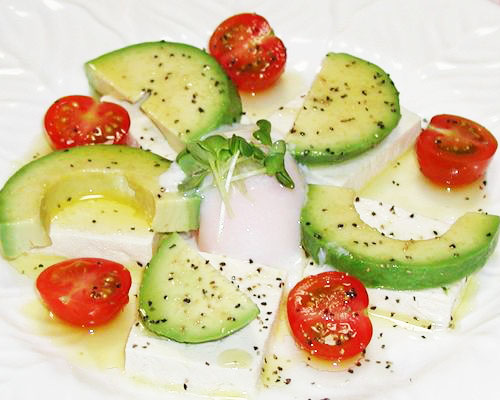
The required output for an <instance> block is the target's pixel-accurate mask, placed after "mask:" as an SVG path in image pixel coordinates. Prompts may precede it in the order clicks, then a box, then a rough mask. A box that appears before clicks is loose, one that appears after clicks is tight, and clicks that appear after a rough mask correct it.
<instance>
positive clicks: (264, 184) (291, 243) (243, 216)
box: [198, 126, 306, 271]
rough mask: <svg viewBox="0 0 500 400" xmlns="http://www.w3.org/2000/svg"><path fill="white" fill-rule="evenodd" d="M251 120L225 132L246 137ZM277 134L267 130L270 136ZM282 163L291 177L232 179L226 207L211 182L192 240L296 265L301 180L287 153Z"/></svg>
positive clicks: (219, 250)
mask: <svg viewBox="0 0 500 400" xmlns="http://www.w3.org/2000/svg"><path fill="white" fill-rule="evenodd" d="M254 128H255V126H252V128H250V129H248V127H245V126H243V127H241V129H238V131H234V130H233V131H231V132H227V134H228V136H229V135H230V134H232V133H235V134H238V135H240V136H243V137H246V138H247V139H248V138H249V135H250V134H251V132H252V131H253V130H255V129H254ZM280 136H281V135H280V134H279V133H277V132H272V137H273V140H275V139H276V138H279V137H280ZM285 167H286V169H287V171H288V173H289V175H290V177H291V178H292V179H293V181H294V183H295V188H294V189H288V188H286V187H284V186H282V185H281V184H280V183H279V182H278V181H277V179H276V178H275V177H274V176H267V175H265V174H263V175H257V176H253V177H250V178H247V179H245V181H244V189H243V190H242V188H241V187H237V186H236V185H232V186H231V188H230V200H229V203H230V208H231V210H230V211H229V210H227V209H226V208H225V207H224V204H223V202H222V200H221V197H220V195H219V192H218V191H217V189H216V188H213V187H210V188H208V189H207V190H206V191H205V192H204V199H203V201H202V203H201V210H200V229H199V233H198V246H199V248H200V250H201V251H204V252H208V253H216V254H223V255H225V256H230V257H233V258H237V259H241V260H253V261H255V262H258V263H262V264H266V265H272V266H275V267H278V268H282V269H285V270H288V271H293V270H297V269H299V265H300V264H301V261H302V258H303V254H302V249H301V247H300V222H299V220H300V211H301V208H302V205H303V203H304V200H305V193H306V185H305V182H304V178H303V177H302V175H301V173H300V171H299V169H298V166H297V164H296V163H295V161H294V160H293V159H292V157H291V156H289V155H288V154H287V155H286V157H285Z"/></svg>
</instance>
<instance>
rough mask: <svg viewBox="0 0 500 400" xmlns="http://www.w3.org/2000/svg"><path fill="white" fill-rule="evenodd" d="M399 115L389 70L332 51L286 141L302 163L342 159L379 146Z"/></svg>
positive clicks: (397, 95)
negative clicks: (387, 71)
mask: <svg viewBox="0 0 500 400" xmlns="http://www.w3.org/2000/svg"><path fill="white" fill-rule="evenodd" d="M400 118H401V112H400V108H399V93H398V91H397V89H396V87H395V86H394V84H393V82H392V80H391V79H390V77H389V75H388V74H386V73H385V72H384V71H383V70H382V69H380V68H379V67H378V66H376V65H374V64H372V63H369V62H368V61H365V60H362V59H360V58H356V57H354V56H351V55H349V54H344V53H328V54H327V55H326V57H325V59H324V60H323V64H322V67H321V71H320V72H319V74H318V75H317V76H316V78H315V80H314V82H313V84H312V86H311V89H310V90H309V93H308V94H307V96H306V98H305V100H304V104H303V107H302V109H301V110H300V111H299V114H298V115H297V118H296V120H295V123H294V126H293V128H292V129H291V130H290V132H289V133H288V135H287V138H286V141H287V142H288V144H289V148H290V149H291V151H292V153H293V154H294V156H295V158H296V159H297V160H298V161H299V162H301V163H304V164H328V163H338V162H342V161H345V160H348V159H350V158H353V157H355V156H357V155H359V154H361V153H363V152H365V151H367V150H369V149H371V148H372V147H374V146H375V145H377V144H378V143H379V142H381V141H382V140H383V139H384V138H385V137H386V136H387V135H388V134H389V133H390V132H391V131H392V130H393V129H394V128H395V127H396V125H397V124H398V122H399V120H400Z"/></svg>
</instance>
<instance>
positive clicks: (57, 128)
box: [44, 96, 130, 149]
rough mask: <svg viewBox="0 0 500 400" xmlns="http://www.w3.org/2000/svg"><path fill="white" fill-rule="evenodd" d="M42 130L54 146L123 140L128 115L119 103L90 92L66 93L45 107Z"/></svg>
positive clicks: (128, 119) (117, 142)
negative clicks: (79, 94) (95, 95)
mask: <svg viewBox="0 0 500 400" xmlns="http://www.w3.org/2000/svg"><path fill="white" fill-rule="evenodd" d="M44 125H45V131H46V132H47V136H48V138H49V141H50V143H51V145H52V147H53V148H55V149H65V148H68V147H73V146H81V145H89V144H99V143H107V144H126V143H127V137H128V130H129V128H130V117H129V115H128V112H127V110H125V109H124V108H123V107H121V106H119V105H118V104H114V103H108V102H102V103H98V102H96V101H95V100H94V99H93V98H92V97H89V96H66V97H62V98H60V99H59V100H56V101H55V102H54V103H53V104H52V105H51V106H50V107H49V109H48V110H47V113H46V114H45V119H44Z"/></svg>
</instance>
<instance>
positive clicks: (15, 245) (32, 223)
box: [0, 145, 200, 259]
mask: <svg viewBox="0 0 500 400" xmlns="http://www.w3.org/2000/svg"><path fill="white" fill-rule="evenodd" d="M170 163H171V162H170V161H169V160H167V159H164V158H163V157H160V156H158V155H155V154H153V153H151V152H148V151H144V150H140V149H137V148H132V147H126V146H118V145H96V146H81V147H73V148H71V149H67V150H61V151H55V152H53V153H50V154H48V155H46V156H44V157H41V158H39V159H37V160H34V161H32V162H30V163H29V164H26V165H25V166H24V167H22V168H21V169H19V170H18V171H17V172H16V173H15V174H14V175H13V176H12V177H11V178H10V179H9V180H8V181H7V183H6V184H5V185H4V187H3V188H2V189H1V190H0V244H1V251H2V253H3V255H4V256H5V257H6V258H9V259H12V258H16V257H18V256H20V255H21V254H23V253H25V252H27V251H29V250H30V249H32V248H35V247H46V246H49V245H50V243H51V241H50V237H49V235H48V227H49V225H50V221H51V219H52V217H53V216H54V215H55V214H56V213H57V211H58V210H59V209H61V208H62V207H64V206H65V205H66V204H69V203H70V202H73V201H77V200H79V199H81V198H83V197H85V196H102V197H107V198H110V199H115V200H117V201H122V202H127V203H129V204H133V205H134V206H137V207H139V208H141V209H142V210H143V212H144V214H145V215H146V216H147V217H148V218H149V219H150V223H151V227H152V229H154V230H155V231H157V232H173V231H187V230H191V229H197V228H198V223H199V221H198V217H199V206H200V199H199V198H197V197H184V196H182V195H180V194H179V193H177V192H165V190H164V189H163V188H162V187H160V184H159V176H160V175H161V174H162V173H163V172H165V171H166V170H167V169H168V168H169V166H170Z"/></svg>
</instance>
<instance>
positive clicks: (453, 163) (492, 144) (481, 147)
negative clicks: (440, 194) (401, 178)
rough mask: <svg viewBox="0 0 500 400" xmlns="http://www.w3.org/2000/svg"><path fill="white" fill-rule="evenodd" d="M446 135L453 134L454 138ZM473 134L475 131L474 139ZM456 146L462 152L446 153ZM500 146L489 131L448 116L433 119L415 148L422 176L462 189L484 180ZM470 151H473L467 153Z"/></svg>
mask: <svg viewBox="0 0 500 400" xmlns="http://www.w3.org/2000/svg"><path fill="white" fill-rule="evenodd" d="M450 121H455V122H453V123H451V122H450ZM443 132H452V135H449V133H443ZM453 132H456V133H453ZM470 132H474V136H472V134H470ZM443 143H444V144H443ZM454 144H456V145H457V146H459V149H462V151H453V150H451V151H450V150H447V148H448V149H449V148H452V147H453V145H454ZM467 146H469V147H467ZM497 147H498V143H497V141H496V139H495V137H494V136H493V135H492V134H491V133H490V132H489V131H488V130H487V129H486V128H484V127H483V126H481V125H479V124H478V123H476V122H474V121H471V120H468V119H466V118H463V117H458V116H454V115H449V114H441V115H436V116H434V117H433V118H432V119H431V121H430V123H429V126H428V127H427V128H426V129H424V130H422V132H421V133H420V135H419V137H418V138H417V142H416V145H415V149H416V154H417V159H418V163H419V166H420V170H421V171H422V173H423V174H424V175H425V176H426V177H427V178H428V179H429V180H431V181H432V182H433V183H435V184H437V185H439V186H444V187H459V186H463V185H467V184H470V183H473V182H474V181H476V180H478V179H479V178H481V177H482V176H483V175H484V173H485V171H486V169H487V168H488V165H489V163H490V162H491V160H492V158H493V155H494V154H495V152H496V149H497ZM467 148H470V150H468V151H465V149H467Z"/></svg>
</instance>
